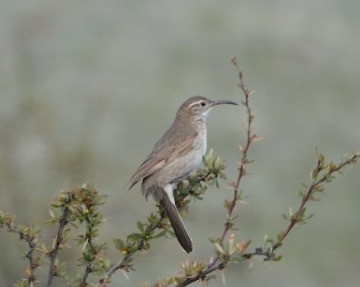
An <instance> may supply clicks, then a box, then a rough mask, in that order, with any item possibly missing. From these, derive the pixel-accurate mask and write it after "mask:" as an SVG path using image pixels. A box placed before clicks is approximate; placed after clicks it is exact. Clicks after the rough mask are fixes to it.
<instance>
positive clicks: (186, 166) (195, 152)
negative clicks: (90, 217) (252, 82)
mask: <svg viewBox="0 0 360 287" xmlns="http://www.w3.org/2000/svg"><path fill="white" fill-rule="evenodd" d="M220 104H231V105H237V104H236V103H234V102H232V101H226V100H214V101H213V100H209V99H207V98H205V97H201V96H195V97H191V98H189V99H187V100H186V101H185V102H184V103H183V104H182V105H181V106H180V108H179V109H178V111H177V113H176V117H175V120H174V122H173V123H172V125H171V127H170V128H169V129H168V130H167V132H166V133H165V134H164V135H163V136H162V137H161V138H160V139H159V141H158V142H157V143H156V144H155V146H154V148H153V150H152V152H151V153H150V154H149V156H148V157H147V158H146V159H145V161H144V162H143V163H142V164H141V165H140V167H139V168H138V169H137V170H136V172H135V173H134V175H133V176H132V177H131V179H130V182H129V184H130V188H132V187H133V186H134V185H135V184H136V183H137V182H138V181H140V180H142V185H141V191H142V193H143V194H144V195H145V197H146V199H147V198H148V196H149V195H150V194H151V195H152V196H153V198H154V199H155V200H156V201H157V202H159V203H160V205H161V206H162V207H163V208H164V210H165V212H166V215H167V216H168V218H169V220H170V223H171V225H172V227H173V229H174V232H175V235H176V237H177V239H178V241H179V243H180V245H181V246H182V248H183V249H184V250H185V251H186V252H187V253H189V252H191V251H192V250H193V244H192V241H191V239H190V236H189V235H188V233H187V231H186V229H185V226H184V223H183V222H182V219H181V217H180V214H179V212H178V210H177V208H176V204H175V200H174V194H173V188H174V187H175V186H176V184H177V183H178V182H180V181H181V180H183V179H186V178H187V177H188V175H189V174H190V173H191V172H192V171H193V170H195V169H196V168H198V167H199V165H200V164H201V162H202V158H203V156H204V155H205V152H206V117H207V115H208V113H209V112H210V110H211V109H212V108H213V107H214V106H216V105H220ZM130 188H129V189H130Z"/></svg>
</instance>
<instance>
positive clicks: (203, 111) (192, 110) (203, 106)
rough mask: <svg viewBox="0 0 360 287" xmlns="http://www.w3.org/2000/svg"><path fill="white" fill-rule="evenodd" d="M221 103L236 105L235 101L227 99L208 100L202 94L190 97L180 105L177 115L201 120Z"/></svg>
mask: <svg viewBox="0 0 360 287" xmlns="http://www.w3.org/2000/svg"><path fill="white" fill-rule="evenodd" d="M222 104H228V105H237V103H235V102H232V101H228V100H210V99H207V98H205V97H202V96H195V97H191V98H189V99H187V100H186V101H185V102H184V103H183V104H182V105H181V106H180V108H179V110H178V112H177V117H181V118H184V117H187V118H188V119H195V120H202V121H203V120H205V119H206V117H207V115H208V114H209V112H210V111H211V110H212V108H213V107H215V106H217V105H222Z"/></svg>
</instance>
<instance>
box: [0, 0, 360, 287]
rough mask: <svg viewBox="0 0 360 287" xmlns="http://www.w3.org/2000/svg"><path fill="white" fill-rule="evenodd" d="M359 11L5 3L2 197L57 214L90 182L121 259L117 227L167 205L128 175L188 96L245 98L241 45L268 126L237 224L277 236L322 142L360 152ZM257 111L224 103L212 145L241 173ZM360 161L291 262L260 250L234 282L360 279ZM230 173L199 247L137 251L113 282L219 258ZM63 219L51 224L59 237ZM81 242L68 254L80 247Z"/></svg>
mask: <svg viewBox="0 0 360 287" xmlns="http://www.w3.org/2000/svg"><path fill="white" fill-rule="evenodd" d="M359 15H360V2H359V1H340V0H327V1H325V0H324V1H266V0H263V1H226V2H225V1H195V3H193V2H192V1H181V3H180V1H89V0H87V1H50V0H48V1H41V0H37V1H10V0H9V1H2V3H1V9H0V192H1V193H0V202H1V204H0V209H4V210H7V211H9V212H12V213H15V214H17V220H18V222H19V223H24V224H30V223H31V222H38V223H42V222H43V221H44V218H48V217H49V214H48V210H49V203H50V202H51V201H52V199H53V198H54V197H55V196H56V194H57V193H58V191H59V190H61V189H68V188H71V187H74V186H79V185H80V184H81V183H83V182H89V183H91V184H93V185H95V187H96V188H97V189H98V190H100V191H101V192H102V193H104V194H107V195H108V200H107V204H106V206H105V207H104V208H103V212H104V214H105V217H106V218H108V222H107V223H105V224H104V226H103V229H102V238H103V239H104V240H105V241H108V242H109V257H111V258H112V259H113V260H115V259H117V258H119V254H117V253H116V252H115V251H114V249H113V247H112V243H111V241H112V238H115V237H124V236H125V235H126V234H127V233H129V232H130V231H133V230H134V226H135V223H136V221H138V220H142V219H144V218H145V216H146V215H147V214H149V213H150V212H151V211H153V210H154V202H153V201H149V202H148V203H146V202H145V200H144V199H143V197H142V196H141V194H140V193H139V192H138V189H139V187H136V188H135V189H134V190H131V191H127V190H126V189H124V188H122V186H123V185H124V184H125V183H126V182H127V180H128V179H129V177H130V176H131V175H132V172H133V171H134V170H135V169H136V168H137V166H138V165H139V164H140V163H141V161H142V160H143V159H144V158H145V156H147V154H148V153H149V152H150V150H151V148H152V146H153V144H154V143H155V142H156V140H157V139H158V138H159V137H160V136H161V135H162V133H163V132H164V131H165V130H166V129H167V128H168V127H169V125H170V124H171V122H172V120H173V118H174V115H175V111H176V109H177V108H178V106H179V105H180V104H181V103H182V102H183V101H184V100H185V99H186V98H188V97H190V96H192V95H198V94H201V95H205V96H208V97H209V98H213V99H215V98H217V99H228V100H236V101H240V100H241V98H242V95H241V93H240V92H239V91H238V89H237V87H236V82H237V75H236V72H235V69H234V67H233V66H232V65H231V64H230V59H231V57H232V56H237V58H238V62H239V64H240V66H241V68H242V70H243V72H244V74H245V82H246V84H247V86H248V87H249V88H251V89H254V90H255V91H256V92H255V96H254V97H253V98H252V108H253V111H254V113H255V114H256V119H255V123H254V132H255V133H257V134H258V135H259V136H261V137H263V138H264V140H263V141H261V142H259V143H256V144H254V146H253V150H252V152H251V158H252V159H255V162H254V163H253V164H252V165H251V166H250V167H249V169H250V171H251V173H252V175H251V176H250V177H247V178H246V181H245V182H244V185H243V189H244V192H245V195H246V196H247V201H248V202H249V204H247V205H242V206H241V207H240V208H239V209H238V210H237V213H238V214H239V216H240V217H239V220H238V227H239V230H238V231H237V232H236V234H235V235H236V238H237V239H239V240H240V239H241V240H247V239H250V238H252V239H253V242H254V245H260V244H262V240H263V237H264V235H265V234H269V235H270V236H275V235H276V233H277V232H279V231H280V230H281V229H282V228H284V227H285V224H286V222H285V221H284V220H283V219H282V218H281V214H282V213H284V212H286V211H287V209H288V207H289V206H290V205H291V206H292V207H293V209H295V208H296V206H297V205H298V203H299V198H298V197H297V191H298V190H299V188H300V186H301V183H302V182H308V181H309V180H310V179H309V173H310V171H311V169H312V167H313V166H314V164H315V147H318V148H319V150H321V151H322V152H324V153H325V154H326V155H327V156H328V158H329V159H332V160H336V161H337V160H339V159H340V158H341V157H343V156H344V155H345V154H346V153H348V154H350V153H351V152H354V151H357V150H359V149H360V132H359V122H360V112H359V111H360V96H359V75H360V73H359V72H360V53H359V51H360V38H359V30H360V18H359ZM244 114H245V112H244V110H243V109H242V108H234V107H228V106H226V107H225V106H224V107H220V108H218V109H216V110H214V111H213V112H212V113H211V115H210V116H209V120H208V147H213V148H214V149H215V151H216V153H217V154H219V155H221V156H222V157H223V158H224V159H225V160H226V165H227V166H228V168H227V175H228V180H227V182H231V181H234V180H235V177H236V168H237V163H236V161H237V160H238V158H239V156H240V155H239V150H238V145H239V144H240V143H242V142H243V140H244V130H243V128H244V125H245V117H244ZM359 171H360V169H359V167H356V168H354V169H348V170H346V172H345V174H344V175H343V176H341V177H339V178H338V179H336V181H335V182H334V183H332V184H330V185H329V186H328V189H327V190H328V192H327V193H326V195H325V196H323V197H322V198H321V201H320V202H319V203H311V204H310V207H309V212H310V213H315V217H314V218H313V219H311V221H310V222H309V223H308V224H306V225H304V226H301V227H298V228H296V229H295V230H294V232H292V233H291V234H290V236H289V237H288V238H287V240H286V244H285V246H283V247H282V248H281V249H280V250H279V251H280V253H281V254H283V255H284V258H283V260H282V261H281V262H279V263H266V264H264V263H263V262H262V261H261V260H259V259H254V260H253V263H254V266H253V268H252V269H251V271H248V267H249V263H250V262H245V263H243V264H239V265H233V266H232V267H231V268H229V269H227V270H226V271H225V277H226V282H227V286H264V285H266V286H309V287H312V286H357V285H358V282H359V274H360V273H359V272H360V267H359V266H360V265H359V263H358V262H359V258H358V257H359V254H360V247H359V244H358V241H359V236H360V230H359V226H360V217H359V204H360V194H359ZM227 182H226V181H225V182H223V184H222V187H221V188H220V189H219V190H216V189H214V190H211V191H210V192H208V193H207V196H206V198H205V199H204V200H203V201H201V202H196V203H194V204H192V205H191V209H190V212H189V215H188V217H187V218H186V219H185V222H186V224H187V226H188V228H189V231H190V233H191V235H192V237H193V241H194V244H195V251H194V252H193V253H192V254H190V255H186V254H184V252H183V251H182V250H181V249H180V247H179V246H178V243H177V242H176V240H175V239H173V240H163V239H162V240H159V241H157V242H154V243H153V248H152V249H151V250H150V252H149V254H147V255H138V256H137V257H136V261H135V262H136V264H135V266H136V269H137V270H136V272H131V273H130V274H129V277H130V281H127V280H126V279H125V277H124V276H123V275H122V274H121V272H118V274H117V275H116V276H115V277H114V280H113V284H112V285H111V286H118V285H119V284H121V286H139V285H141V284H142V282H144V281H149V282H154V281H156V280H158V279H159V278H160V277H163V276H165V275H168V274H176V272H177V270H179V265H180V261H184V260H187V259H189V260H199V259H202V260H209V257H210V255H211V254H212V250H213V247H212V245H211V244H210V243H209V242H208V238H209V237H211V236H216V235H219V234H220V232H221V230H222V224H223V221H224V218H225V210H224V208H223V200H224V199H225V198H227V197H229V196H230V192H229V190H228V189H226V188H225V187H226V184H227ZM53 232H54V228H51V227H49V228H45V229H44V233H43V240H44V241H47V242H50V240H51V236H52V234H53ZM15 239H16V238H15V236H14V235H11V234H7V233H6V232H4V231H1V232H0V245H1V246H2V247H1V252H0V285H1V286H12V283H13V282H14V281H16V280H17V279H20V276H23V273H22V272H23V270H24V268H25V266H26V261H25V260H23V259H21V257H22V256H23V254H24V252H25V244H23V243H20V242H18V241H17V240H15ZM69 245H70V251H67V253H65V255H66V256H68V257H71V256H78V255H79V254H77V252H78V251H77V249H76V243H75V242H69ZM74 250H76V251H74ZM43 271H44V272H46V270H43ZM218 275H219V278H221V276H220V274H218ZM57 282H60V281H58V280H57ZM40 285H41V284H40ZM194 285H195V286H202V284H201V283H197V284H194ZM221 285H222V282H221V279H217V281H214V282H213V283H212V284H211V286H221ZM57 286H63V285H62V283H59V284H58V285H57Z"/></svg>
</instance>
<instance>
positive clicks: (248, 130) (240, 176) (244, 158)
mask: <svg viewBox="0 0 360 287" xmlns="http://www.w3.org/2000/svg"><path fill="white" fill-rule="evenodd" d="M231 63H232V64H233V65H234V66H235V68H236V69H237V71H238V76H239V80H240V82H239V84H238V87H239V88H240V90H241V91H242V92H243V94H244V96H245V100H244V101H242V102H241V103H242V104H243V105H244V106H245V108H246V114H247V127H246V144H245V147H242V148H241V152H242V158H241V161H240V167H239V173H238V177H237V180H236V183H235V184H234V185H233V186H232V188H233V198H232V200H231V202H230V205H229V206H228V207H227V208H228V215H227V217H228V220H227V221H226V223H225V226H224V230H223V233H222V236H221V238H220V243H221V244H222V243H223V242H224V240H225V237H226V234H227V233H228V232H229V230H230V229H231V227H232V226H233V215H232V214H233V211H234V208H235V206H236V204H237V202H238V200H239V193H240V190H239V187H240V183H241V180H242V179H243V177H244V176H245V175H246V166H247V164H248V163H249V160H248V151H249V149H250V145H251V143H252V142H253V139H254V138H255V137H256V136H255V135H252V134H251V124H252V122H253V120H254V115H253V114H252V113H251V108H250V103H249V97H250V95H251V91H249V90H248V89H246V87H245V85H244V81H243V74H242V72H241V70H240V68H239V65H238V64H237V60H236V58H235V57H234V58H232V59H231Z"/></svg>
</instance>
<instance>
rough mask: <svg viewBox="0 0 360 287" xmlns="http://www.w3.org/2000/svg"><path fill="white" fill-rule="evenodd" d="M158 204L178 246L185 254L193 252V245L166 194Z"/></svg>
mask: <svg viewBox="0 0 360 287" xmlns="http://www.w3.org/2000/svg"><path fill="white" fill-rule="evenodd" d="M160 204H161V205H162V207H163V208H164V209H165V212H166V215H167V216H168V218H169V220H170V223H171V226H172V227H173V229H174V232H175V235H176V238H177V240H178V241H179V243H180V245H181V246H182V248H183V249H184V250H185V251H186V252H187V253H190V252H191V251H192V250H193V244H192V241H191V238H190V236H189V234H188V233H187V231H186V229H185V226H184V223H183V222H182V219H181V216H180V214H179V212H178V210H177V208H176V206H175V205H174V204H173V203H172V202H171V201H170V199H169V197H168V195H167V194H164V196H163V198H162V200H161V201H160Z"/></svg>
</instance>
